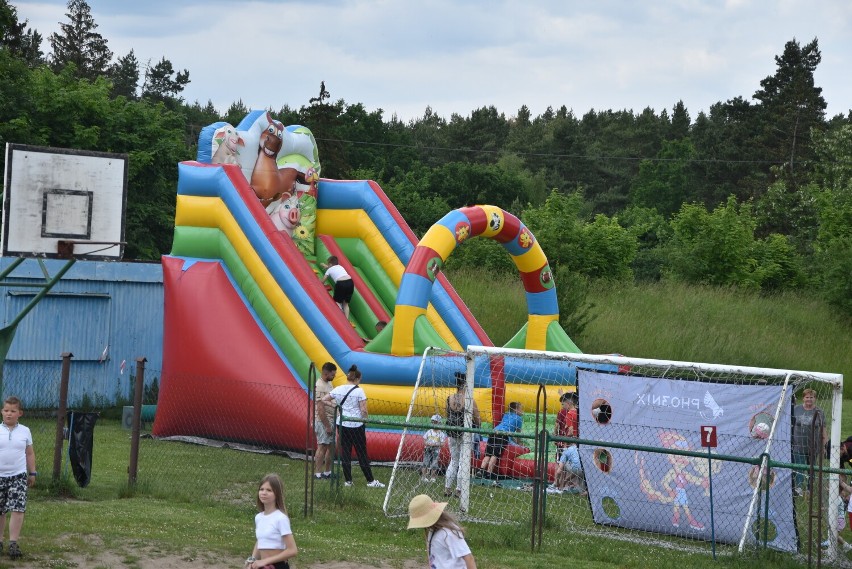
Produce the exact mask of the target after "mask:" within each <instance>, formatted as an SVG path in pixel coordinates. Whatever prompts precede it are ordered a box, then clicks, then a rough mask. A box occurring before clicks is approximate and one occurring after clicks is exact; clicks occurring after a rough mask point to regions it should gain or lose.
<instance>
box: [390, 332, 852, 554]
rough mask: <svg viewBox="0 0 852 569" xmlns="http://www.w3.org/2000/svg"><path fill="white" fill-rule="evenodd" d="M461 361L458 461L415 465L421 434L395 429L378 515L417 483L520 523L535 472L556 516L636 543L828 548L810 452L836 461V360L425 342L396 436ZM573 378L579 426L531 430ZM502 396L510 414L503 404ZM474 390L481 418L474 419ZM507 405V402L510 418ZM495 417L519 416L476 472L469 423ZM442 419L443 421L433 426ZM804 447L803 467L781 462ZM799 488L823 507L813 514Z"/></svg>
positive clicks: (429, 408) (828, 480)
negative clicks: (413, 440) (745, 360)
mask: <svg viewBox="0 0 852 569" xmlns="http://www.w3.org/2000/svg"><path fill="white" fill-rule="evenodd" d="M458 371H464V373H465V378H464V384H463V387H462V388H461V389H460V392H461V393H463V397H462V399H463V401H464V410H465V415H464V417H465V423H464V427H462V428H461V430H462V431H463V436H462V437H461V441H462V442H461V444H460V445H458V446H459V450H458V455H459V460H458V464H459V465H460V466H461V468H457V469H454V470H455V472H453V473H450V475H449V476H446V475H445V476H443V477H442V476H441V475H440V473H441V472H444V470H445V469H447V468H448V466H449V462H450V460H449V459H450V454H451V453H450V452H449V444H447V443H446V442H445V443H444V444H443V446H442V448H441V451H440V454H439V469H438V470H437V472H438V473H439V474H438V476H435V477H433V476H426V477H424V476H423V475H422V474H423V473H422V470H421V468H422V465H423V456H416V455H417V454H419V453H420V451H419V449H418V450H417V451H415V452H414V453H411V452H410V451H409V454H412V455H411V456H404V455H403V453H402V449H403V445H402V444H401V445H400V453H399V456H398V457H397V461H396V464H395V467H394V474H393V482H392V486H391V487H390V488H389V490H388V494H387V497H386V503H385V510H386V512H387V513H388V515H403V514H404V513H405V508H406V507H407V504H408V500H410V498H411V497H412V496H413V495H416V494H419V493H428V494H430V495H432V496H433V497H435V498H438V499H442V500H447V501H450V503H451V506H452V507H453V509H454V510H455V511H456V512H458V513H460V514H461V515H462V517H464V518H466V519H469V520H481V521H488V522H494V523H509V522H516V523H523V522H525V521H528V520H529V519H530V515H529V513H530V511H531V508H532V506H531V505H532V503H533V496H532V495H533V489H534V488H536V489H538V488H541V487H543V486H542V485H536V484H534V482H535V478H536V476H537V475H538V476H539V479H540V478H542V477H546V478H547V480H545V481H542V482H543V483H550V484H551V485H552V486H553V488H551V490H552V492H551V493H549V494H548V495H547V498H546V512H547V516H548V518H549V519H551V520H552V521H553V522H554V524H555V525H556V527H560V528H563V529H565V530H566V531H571V532H575V533H585V534H594V535H602V536H608V537H612V538H615V539H637V540H641V541H643V542H647V541H648V540H649V536H657V538H658V539H657V541H658V542H659V543H660V544H662V545H666V546H671V547H678V546H681V545H683V544H684V543H690V542H692V543H695V542H710V541H711V540H712V541H713V543H718V544H720V546H724V547H726V548H727V549H728V550H731V551H733V550H735V549H739V550H740V551H742V550H743V549H744V548H747V547H755V546H757V545H761V544H763V543H766V544H767V546H769V547H772V548H774V549H778V550H781V551H787V552H793V553H795V552H803V551H807V550H808V547H811V548H812V547H816V548H819V547H820V545H821V544H822V543H823V542H826V544H827V546H828V549H827V550H825V551H826V556H828V557H831V556H833V555H834V554H835V547H836V544H837V532H838V530H839V529H840V528H839V527H838V521H839V520H840V519H842V516H838V509H839V506H840V504H841V501H840V497H839V494H838V479H837V475H836V474H826V475H822V476H821V475H820V471H819V469H818V467H819V465H820V464H822V466H824V467H829V466H831V467H834V468H836V467H837V464H838V444H839V441H840V417H841V414H840V412H841V405H842V385H843V377H842V376H841V375H839V374H830V373H817V372H807V371H797V370H778V369H766V368H754V367H744V366H727V365H718V364H703V363H695V362H677V361H664V360H650V359H639V358H630V357H623V356H597V355H587V354H564V353H551V352H537V351H526V350H513V349H506V348H488V347H471V348H469V349H468V350H467V351H466V352H464V353H458V352H444V351H436V350H430V351H428V352H427V353H426V354H425V355H424V358H423V365H422V366H421V375H420V377H419V378H418V382H417V386H416V387H415V390H414V394H413V396H412V402H411V408H410V410H409V416H410V420H409V424H410V425H411V427H410V429H409V430H408V431H407V433H406V436H409V437H410V436H415V437H423V436H424V435H425V434H426V431H427V430H429V429H431V428H433V427H434V425H431V424H430V421H429V420H428V418H429V417H431V416H433V415H441V416H442V419H443V420H446V414H447V413H446V409H447V398H448V397H450V396H452V395H453V394H454V393H457V392H458V391H457V390H458V389H459V388H457V387H456V386H455V385H453V384H452V379H451V378H453V377H454V375H455V373H456V372H458ZM574 392H576V394H577V398H576V399H573V397H571V398H565V397H563V399H573V400H574V401H575V402H576V412H577V418H578V423H579V437H578V438H577V439H576V440H574V439H565V438H564V437H561V438H559V437H558V438H557V440H556V441H555V442H548V441H549V437H548V438H542V437H541V436H540V437H539V439H538V440H539V442H538V443H537V442H536V435H537V434H538V435H541V434H542V432H543V431H546V432H547V433H548V434H552V433H554V426H555V422H556V418H557V416H558V413H559V410H560V408H562V407H563V404H562V403H560V396H561V395H564V394H566V393H574ZM457 397H458V396H457ZM515 403H516V404H519V406H518V405H514V406H513V408H517V409H519V410H520V412H519V413H516V412H515V411H510V404H515ZM474 404H475V405H476V407H478V410H479V415H480V418H481V421H482V422H481V426H480V430H477V429H474V428H473V419H472V418H473V413H474ZM817 409H818V411H817ZM509 414H518V415H520V417H519V418H518V417H516V418H514V419H513V418H511V417H510V418H509V419H510V420H509V421H508V423H507V422H506V421H505V420H504V419H506V416H507V415H509ZM412 417H420V418H421V419H419V422H418V421H417V420H414V419H411V418H412ZM519 419H520V420H519ZM501 422H502V423H503V424H504V425H507V424H508V425H510V426H515V427H517V426H518V425H520V431H518V432H512V433H505V434H507V435H509V437H510V438H509V439H508V441H506V444H505V445H503V448H502V449H500V450H501V451H502V452H501V456H500V457H499V459H498V460H497V464H496V467H495V468H494V470H493V472H488V471H482V470H480V469H479V467H480V466H481V465H482V459H483V456H482V455H483V454H484V453H485V452H486V446H487V445H486V444H485V443H484V442H480V443H477V442H476V441H475V436H476V435H477V434H478V433H480V432H481V433H482V434H483V435H486V436H489V440H493V439H495V438H496V439H497V441H498V442H501V440H500V437H503V435H504V433H498V434H497V435H496V436H495V434H494V432H493V429H494V428H495V427H496V426H497V425H498V424H500V423H501ZM440 427H441V425H438V428H439V430H440ZM454 429H455V427H450V426H447V425H446V423H444V424H443V430H444V432H445V433H446V432H449V431H452V430H454ZM560 439H561V440H560ZM828 440H830V441H831V444H830V445H828V446H829V448H830V449H831V452H830V455H827V456H826V455H825V451H824V450H823V449H824V446H825V445H824V442H825V441H828ZM541 441H544V442H541ZM573 443H578V444H577V446H576V451H577V454H578V455H579V462H580V464H581V469H579V470H578V471H576V472H574V473H573V474H574V476H573V477H572V478H573V482H574V484H570V485H567V486H563V487H562V488H560V487H557V486H554V484H553V483H554V482H556V478H557V472H558V471H559V470H560V469H563V470H564V469H566V468H567V466H566V465H560V463H559V462H558V461H557V457H558V456H559V454H560V453H559V452H558V451H559V450H560V449H557V448H556V447H557V445H558V446H559V447H565V446H566V445H571V444H573ZM537 445H546V447H547V448H542V449H537V448H536V447H537ZM406 448H409V449H410V448H416V447H413V446H412V445H407V446H406ZM421 448H422V447H421ZM424 450H425V448H424ZM492 450H493V449H489V451H492ZM535 450H539V452H538V453H537V454H536V452H534V451H535ZM477 451H478V453H479V456H478V457H477ZM808 462H810V463H813V464H814V465H815V466H817V469H816V471H815V472H814V470H813V469H805V470H801V469H796V468H795V467H793V466H792V464H791V463H808ZM424 478H425V479H424ZM432 478H435V482H432ZM448 487H449V492H448V493H449V494H450V495H449V496H447V497H446V498H444V497H443V495H444V493H445V490H446V489H447V488H448ZM811 503H813V507H815V508H817V511H821V512H822V514H823V515H822V516H814V515H812V511H811V510H810V508H811ZM819 508H821V510H819ZM815 520H816V521H815ZM808 540H810V542H809V541H808Z"/></svg>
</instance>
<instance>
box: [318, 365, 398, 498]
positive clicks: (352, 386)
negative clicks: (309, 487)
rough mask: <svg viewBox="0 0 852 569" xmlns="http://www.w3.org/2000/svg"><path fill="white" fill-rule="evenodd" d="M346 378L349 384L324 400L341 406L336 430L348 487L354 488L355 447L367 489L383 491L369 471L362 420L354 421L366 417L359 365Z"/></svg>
mask: <svg viewBox="0 0 852 569" xmlns="http://www.w3.org/2000/svg"><path fill="white" fill-rule="evenodd" d="M346 379H347V382H346V385H339V386H337V387H335V388H334V389H332V390H331V393H329V394H328V395H326V396H325V397H323V399H322V400H323V401H324V402H325V403H326V405H331V406H337V407H340V414H338V415H337V428H338V433H339V434H340V453H341V464H342V466H343V477H344V478H345V479H346V486H352V447H355V454H357V455H358V465H359V466H360V467H361V472H363V473H364V478H366V479H367V486H369V487H371V488H384V487H385V485H384V484H382V483H381V482H379V481H378V480H376V479H375V478H373V471H372V469H371V468H370V459H369V457H368V456H367V429H366V428H365V427H364V423H363V422H362V421H358V420H355V419H366V418H367V394H366V393H364V390H363V389H361V387H359V385H358V384H360V383H361V372H360V371H359V370H358V367H357V366H354V365H353V366H352V367H351V368H349V373H348V374H347V375H346ZM343 417H349V419H346V420H343Z"/></svg>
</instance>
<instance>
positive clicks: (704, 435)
mask: <svg viewBox="0 0 852 569" xmlns="http://www.w3.org/2000/svg"><path fill="white" fill-rule="evenodd" d="M701 446H703V447H707V448H715V447H716V425H702V426H701Z"/></svg>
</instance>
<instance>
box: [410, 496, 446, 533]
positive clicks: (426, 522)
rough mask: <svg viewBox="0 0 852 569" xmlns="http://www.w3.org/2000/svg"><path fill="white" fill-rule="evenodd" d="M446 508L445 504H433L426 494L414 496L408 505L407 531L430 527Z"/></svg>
mask: <svg viewBox="0 0 852 569" xmlns="http://www.w3.org/2000/svg"><path fill="white" fill-rule="evenodd" d="M446 507H447V502H433V501H432V498H430V497H429V496H427V495H426V494H419V495H417V496H415V497H414V498H412V499H411V503H409V504H408V516H409V520H408V529H415V528H428V527H432V526H433V525H434V524H435V522H437V521H438V518H440V517H441V512H443V511H444V508H446Z"/></svg>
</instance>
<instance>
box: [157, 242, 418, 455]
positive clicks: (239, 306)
mask: <svg viewBox="0 0 852 569" xmlns="http://www.w3.org/2000/svg"><path fill="white" fill-rule="evenodd" d="M162 261H163V290H164V295H165V300H164V318H163V320H164V327H165V329H164V331H163V369H162V376H161V379H160V397H159V401H158V405H157V414H156V417H155V419H154V427H153V434H154V436H159V437H166V436H175V435H183V436H198V437H209V438H215V439H219V440H235V441H242V442H247V443H253V444H263V445H267V446H271V447H274V448H285V449H292V450H300V451H302V452H304V450H305V436H306V435H307V434H308V433H310V437H311V438H310V444H311V446H313V445H314V439H313V429H307V427H306V420H307V419H306V416H307V405H308V403H309V400H308V396H307V392H306V391H305V388H304V387H303V386H302V384H301V383H299V381H298V380H297V379H296V378H295V377H294V376H293V374H292V373H291V372H290V369H289V368H288V367H287V365H286V364H285V363H284V362H283V361H282V359H281V356H280V355H279V354H278V352H277V351H276V350H275V349H274V348H273V346H272V344H271V343H270V341H269V340H268V338H267V337H266V335H265V334H264V333H263V331H262V330H261V328H260V327H259V325H258V322H257V321H256V320H255V319H254V317H253V315H252V313H251V312H250V311H249V309H248V308H247V307H246V306H245V304H244V302H243V300H242V298H241V297H240V295H239V294H238V293H237V291H236V290H234V286H233V284H232V283H231V281H230V279H229V278H228V276H227V274H226V272H225V270H224V269H223V267H222V265H221V264H220V263H219V262H215V261H213V262H211V261H185V260H184V259H180V258H177V257H163V260H162ZM185 264H188V265H189V266H188V267H187V268H186V270H184V265H185ZM320 363H321V362H320ZM419 439H420V437H407V438H406V446H408V445H411V446H412V447H413V448H411V449H406V454H408V453H409V452H417V449H416V447H417V445H418V442H419V443H420V445H421V452H422V440H419ZM367 440H368V443H367V446H368V450H369V454H370V458H371V460H376V461H392V460H394V458H395V457H396V451H397V447H398V446H399V435H397V434H395V433H388V432H381V433H373V432H368V433H367ZM409 456H411V455H409ZM415 456H416V455H415Z"/></svg>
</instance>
